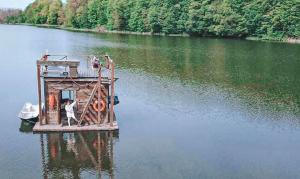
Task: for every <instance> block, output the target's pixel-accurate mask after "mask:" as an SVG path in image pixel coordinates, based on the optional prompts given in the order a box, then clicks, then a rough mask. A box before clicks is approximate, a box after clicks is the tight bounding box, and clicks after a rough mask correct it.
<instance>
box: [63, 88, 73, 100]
mask: <svg viewBox="0 0 300 179" xmlns="http://www.w3.org/2000/svg"><path fill="white" fill-rule="evenodd" d="M61 98H62V101H67V100H72V101H74V91H72V90H63V91H62V92H61Z"/></svg>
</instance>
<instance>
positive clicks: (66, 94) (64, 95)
mask: <svg viewBox="0 0 300 179" xmlns="http://www.w3.org/2000/svg"><path fill="white" fill-rule="evenodd" d="M75 93H76V92H75V91H74V90H61V91H60V119H61V121H60V122H61V124H65V123H66V122H67V115H66V110H65V105H66V103H67V101H68V100H70V101H71V102H74V101H75V100H76V94H75ZM75 107H76V106H75ZM74 111H75V116H76V110H74Z"/></svg>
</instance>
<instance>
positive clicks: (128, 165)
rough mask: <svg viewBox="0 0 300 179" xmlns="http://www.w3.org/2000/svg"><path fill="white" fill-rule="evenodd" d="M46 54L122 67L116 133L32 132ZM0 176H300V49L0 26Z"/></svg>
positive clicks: (179, 38) (298, 47) (120, 69)
mask: <svg viewBox="0 0 300 179" xmlns="http://www.w3.org/2000/svg"><path fill="white" fill-rule="evenodd" d="M46 50H48V51H49V52H50V53H58V54H69V55H73V57H74V58H76V59H81V60H84V59H85V58H86V57H85V56H86V55H90V54H96V55H99V54H105V53H108V54H110V56H111V57H112V58H113V59H114V60H115V62H116V65H117V76H118V77H119V78H120V80H119V81H118V83H117V89H116V91H117V93H118V95H119V98H120V100H121V103H120V104H119V105H118V106H116V115H117V119H118V121H119V127H120V130H119V132H99V133H97V132H88V133H87V132H84V133H47V134H42V135H41V134H33V133H32V132H30V126H27V125H26V124H23V123H21V121H20V120H19V119H18V118H17V117H16V116H17V113H18V112H19V110H20V109H21V107H22V105H23V104H24V103H25V102H27V101H30V102H33V103H36V101H37V92H36V71H35V70H36V69H35V60H37V59H38V58H39V57H40V56H41V54H42V53H44V52H45V51H46ZM0 54H1V57H0V60H1V66H0V69H1V70H0V81H1V88H0V98H1V100H0V109H1V110H0V111H1V118H0V119H1V124H2V128H1V130H0V178H98V177H102V178H272V179H273V178H300V171H299V167H300V154H299V153H300V152H299V151H300V111H299V108H300V59H299V56H300V45H291V44H282V43H265V42H252V41H242V40H221V39H209V38H182V37H150V36H149V37H148V36H133V35H131V36H128V35H105V34H102V35H99V34H87V33H75V32H68V31H62V30H53V29H43V28H35V27H27V26H12V25H11V26H7V25H0Z"/></svg>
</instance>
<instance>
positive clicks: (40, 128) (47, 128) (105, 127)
mask: <svg viewBox="0 0 300 179" xmlns="http://www.w3.org/2000/svg"><path fill="white" fill-rule="evenodd" d="M118 129H119V126H118V123H117V121H114V123H113V126H112V127H111V126H110V125H109V123H108V124H101V125H100V126H99V125H86V126H80V127H78V126H77V125H71V126H70V127H69V126H61V125H50V124H47V125H40V123H39V122H37V123H36V124H35V126H34V127H33V132H59V131H60V132H74V131H113V130H118Z"/></svg>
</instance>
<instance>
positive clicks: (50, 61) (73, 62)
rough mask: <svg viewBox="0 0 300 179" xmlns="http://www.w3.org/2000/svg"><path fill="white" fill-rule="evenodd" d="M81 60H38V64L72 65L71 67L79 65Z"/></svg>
mask: <svg viewBox="0 0 300 179" xmlns="http://www.w3.org/2000/svg"><path fill="white" fill-rule="evenodd" d="M79 63H80V61H78V60H72V61H71V60H68V61H62V60H49V61H48V60H47V61H43V60H38V61H36V64H37V65H40V66H41V65H47V66H71V67H78V66H79Z"/></svg>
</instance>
